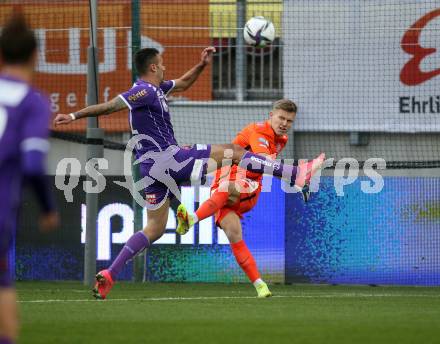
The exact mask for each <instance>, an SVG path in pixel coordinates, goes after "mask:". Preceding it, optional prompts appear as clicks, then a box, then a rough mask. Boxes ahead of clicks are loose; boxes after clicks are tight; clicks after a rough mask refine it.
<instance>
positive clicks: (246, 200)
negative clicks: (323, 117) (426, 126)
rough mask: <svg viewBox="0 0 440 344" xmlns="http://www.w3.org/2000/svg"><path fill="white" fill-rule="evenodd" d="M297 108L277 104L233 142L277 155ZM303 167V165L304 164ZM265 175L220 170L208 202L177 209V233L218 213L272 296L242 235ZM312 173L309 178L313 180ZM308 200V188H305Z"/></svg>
mask: <svg viewBox="0 0 440 344" xmlns="http://www.w3.org/2000/svg"><path fill="white" fill-rule="evenodd" d="M296 112H297V107H296V104H295V103H294V102H292V101H291V100H288V99H281V100H278V101H276V102H275V103H274V105H273V108H272V111H271V112H270V114H269V119H268V120H267V121H265V122H258V123H251V124H249V125H248V126H246V127H245V128H244V129H243V130H242V131H241V132H240V133H239V134H238V135H237V136H236V137H235V139H234V141H233V143H234V144H237V145H240V146H241V147H243V148H245V149H246V150H249V151H251V152H253V153H256V154H259V155H265V156H271V158H273V159H274V158H276V157H277V155H278V154H279V153H280V152H281V150H282V149H283V148H284V147H285V145H286V143H287V140H288V137H287V133H288V130H289V129H290V127H291V126H292V123H293V121H294V119H295V116H296ZM324 159H325V156H324V154H321V155H320V156H319V157H318V158H317V159H314V160H312V161H310V162H308V163H304V165H305V167H306V168H305V169H303V170H307V171H313V173H314V172H315V171H317V170H318V169H319V168H318V169H317V168H316V167H317V166H318V165H319V166H320V165H322V163H323V162H324ZM300 169H301V166H300ZM262 178H263V177H262V175H261V174H256V173H253V172H249V171H246V170H245V169H242V168H240V167H238V166H236V165H234V166H232V167H230V166H225V167H223V168H221V169H218V170H217V172H216V177H215V180H214V183H213V185H212V186H211V197H210V198H209V199H208V200H207V201H206V202H204V203H203V204H202V205H201V206H200V207H199V209H197V210H196V212H195V213H194V214H189V213H188V212H187V210H186V208H185V206H184V205H183V204H181V205H179V207H178V209H177V220H178V226H177V232H178V233H179V234H181V235H183V234H185V233H186V232H187V231H188V230H189V228H190V227H192V226H194V224H195V223H197V222H199V221H201V220H203V219H205V218H207V217H210V216H212V215H214V214H215V222H216V224H217V225H218V226H219V227H220V228H222V229H223V231H224V232H225V234H226V236H227V237H228V240H229V242H230V245H231V249H232V252H233V253H234V256H235V258H236V260H237V263H238V264H239V265H240V267H241V268H242V270H243V271H244V272H245V273H246V275H247V276H248V278H249V280H250V281H251V282H252V283H253V285H254V286H255V288H256V290H257V294H258V297H260V298H263V297H269V296H271V295H272V293H271V292H270V290H269V288H268V287H267V284H266V283H265V282H264V281H263V280H262V279H261V276H260V273H259V272H258V268H257V265H256V263H255V259H254V258H253V256H252V254H251V252H250V251H249V249H248V247H247V246H246V243H245V242H244V240H243V236H242V226H241V222H240V220H241V219H242V218H243V215H242V214H244V213H246V212H248V211H250V210H251V209H252V208H253V207H254V206H255V205H256V203H257V200H258V197H259V195H260V192H261V187H262V183H261V181H262ZM310 178H311V175H308V176H307V177H306V179H307V180H310ZM303 193H304V199H305V200H306V201H307V199H308V191H304V192H303Z"/></svg>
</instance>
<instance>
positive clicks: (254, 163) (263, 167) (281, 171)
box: [238, 152, 298, 182]
mask: <svg viewBox="0 0 440 344" xmlns="http://www.w3.org/2000/svg"><path fill="white" fill-rule="evenodd" d="M238 166H240V167H242V168H245V169H246V170H248V171H251V172H255V173H261V174H270V175H273V176H275V177H278V178H282V179H284V180H286V181H289V182H295V178H296V174H297V171H298V168H297V167H296V166H293V165H287V164H283V163H282V162H279V161H276V160H273V159H271V158H269V157H265V156H261V155H258V154H254V153H251V152H246V153H245V154H244V155H243V158H242V159H241V161H240V163H239V164H238Z"/></svg>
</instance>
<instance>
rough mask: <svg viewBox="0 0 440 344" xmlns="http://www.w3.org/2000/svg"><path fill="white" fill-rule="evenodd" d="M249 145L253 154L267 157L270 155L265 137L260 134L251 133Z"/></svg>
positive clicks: (268, 144)
mask: <svg viewBox="0 0 440 344" xmlns="http://www.w3.org/2000/svg"><path fill="white" fill-rule="evenodd" d="M249 145H250V149H251V151H252V152H253V153H256V154H268V155H270V154H271V152H270V149H269V146H270V142H269V140H268V138H267V136H266V135H264V134H262V133H259V132H253V133H252V134H251V135H250V137H249Z"/></svg>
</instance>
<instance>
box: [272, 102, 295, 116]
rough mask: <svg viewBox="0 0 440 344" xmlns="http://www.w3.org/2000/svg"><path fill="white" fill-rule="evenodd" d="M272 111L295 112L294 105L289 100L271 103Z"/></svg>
mask: <svg viewBox="0 0 440 344" xmlns="http://www.w3.org/2000/svg"><path fill="white" fill-rule="evenodd" d="M272 109H273V110H277V109H281V110H284V111H287V112H295V113H296V112H297V110H298V108H297V107H296V104H295V103H294V102H293V101H291V100H290V99H280V100H277V101H276V102H275V103H273V107H272Z"/></svg>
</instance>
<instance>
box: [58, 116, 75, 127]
mask: <svg viewBox="0 0 440 344" xmlns="http://www.w3.org/2000/svg"><path fill="white" fill-rule="evenodd" d="M70 122H73V119H72V117H71V116H70V115H69V114H64V113H59V114H57V115H56V116H55V118H54V120H53V124H54V125H55V126H57V125H60V124H69V123H70Z"/></svg>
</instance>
